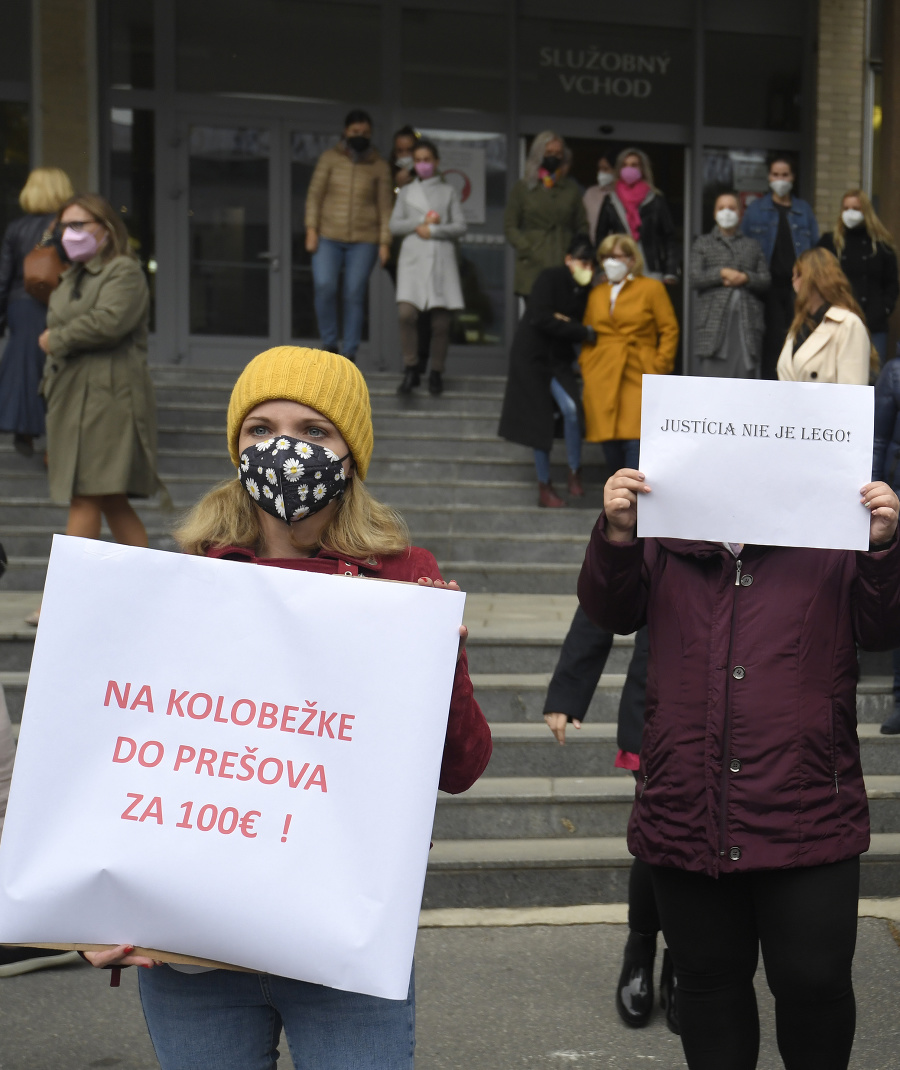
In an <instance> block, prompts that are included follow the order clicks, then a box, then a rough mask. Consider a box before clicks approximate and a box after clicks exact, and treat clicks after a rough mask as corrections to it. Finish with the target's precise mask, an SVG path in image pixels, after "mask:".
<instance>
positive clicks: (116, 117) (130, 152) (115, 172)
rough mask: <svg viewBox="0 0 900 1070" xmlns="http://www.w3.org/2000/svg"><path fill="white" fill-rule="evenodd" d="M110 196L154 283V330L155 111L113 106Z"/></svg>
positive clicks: (152, 305)
mask: <svg viewBox="0 0 900 1070" xmlns="http://www.w3.org/2000/svg"><path fill="white" fill-rule="evenodd" d="M109 140H110V151H109V169H110V190H109V200H110V203H111V204H112V205H113V207H114V208H116V209H118V211H119V212H121V214H122V222H123V223H124V224H125V228H126V230H127V231H128V238H129V240H130V242H131V247H132V249H134V251H135V253H136V254H137V256H138V259H139V260H140V262H141V267H142V268H143V269H144V271H145V273H146V275H147V279H148V282H149V284H150V330H153V329H154V326H155V313H156V302H155V297H156V293H155V291H156V286H155V283H156V227H155V219H154V196H155V182H154V176H155V170H154V166H153V153H154V145H153V112H152V111H144V110H141V109H132V108H113V109H112V112H111V114H110V138H109Z"/></svg>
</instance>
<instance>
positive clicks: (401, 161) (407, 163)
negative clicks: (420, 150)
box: [397, 156, 413, 171]
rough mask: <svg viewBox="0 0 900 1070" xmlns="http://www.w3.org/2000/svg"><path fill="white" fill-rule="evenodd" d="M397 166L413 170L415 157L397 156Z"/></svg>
mask: <svg viewBox="0 0 900 1070" xmlns="http://www.w3.org/2000/svg"><path fill="white" fill-rule="evenodd" d="M397 167H398V168H399V169H400V170H401V171H411V170H412V169H413V158H412V156H398V157H397Z"/></svg>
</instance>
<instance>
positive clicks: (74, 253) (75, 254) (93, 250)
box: [62, 227, 106, 264]
mask: <svg viewBox="0 0 900 1070" xmlns="http://www.w3.org/2000/svg"><path fill="white" fill-rule="evenodd" d="M103 241H106V235H104V236H103ZM102 244H103V242H98V241H97V239H96V238H95V237H94V235H93V234H91V232H90V231H89V230H75V229H74V228H73V227H66V229H65V230H64V231H63V236H62V247H63V249H65V251H66V256H67V257H68V258H69V259H70V260H74V261H77V262H78V263H81V264H85V263H87V261H88V260H93V259H94V257H95V256H96V255H97V250H98V249H99V248H100V246H101V245H102Z"/></svg>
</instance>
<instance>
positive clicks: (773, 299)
mask: <svg viewBox="0 0 900 1070" xmlns="http://www.w3.org/2000/svg"><path fill="white" fill-rule="evenodd" d="M765 318H766V333H765V337H764V339H763V356H762V370H761V372H760V377H761V378H763V379H777V378H778V375H777V372H776V367H777V365H778V358H779V357H780V356H781V351H782V349H783V348H784V340H785V338H787V333H788V329H789V327H790V326H791V320H793V318H794V287H793V286H792V285H791V280H790V279H788V280H787V282H786V283H785V282H784V281H783V280H782V281H779V282H775V281H773V282H772V286H771V287H770V289H768V290H767V291H766V296H765Z"/></svg>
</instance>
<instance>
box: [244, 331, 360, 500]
mask: <svg viewBox="0 0 900 1070" xmlns="http://www.w3.org/2000/svg"><path fill="white" fill-rule="evenodd" d="M279 398H286V399H287V400H288V401H297V402H299V403H300V404H301V405H308V406H309V407H310V408H311V409H315V410H316V412H320V413H321V414H322V415H323V416H327V417H328V419H329V420H330V421H331V422H332V423H333V424H334V426H335V427H336V428H337V429H338V431H340V433H341V436H342V438H343V439H344V441H345V442H346V443H347V445H348V446H349V448H350V453H351V454H352V455H353V460H354V461H355V462H356V468H357V471H358V473H359V477H360V479H365V478H366V472H367V471H368V468H369V461H370V460H371V459H372V447H373V435H372V407H371V405H370V403H369V390H368V387H367V386H366V381H365V379H364V378H363V376H362V372H361V371H360V370H359V368H357V367H356V365H355V364H354V363H353V362H352V361H349V360H347V359H346V357H342V356H341V355H340V354H338V353H326V352H325V351H324V350H322V349H302V348H301V347H300V346H277V347H276V348H275V349H267V350H266V351H265V353H260V354H259V356H258V357H254V358H253V360H251V361H250V363H249V364H248V365H247V367H246V368H244V370H243V371H242V372H241V374H240V378H239V379H238V381H237V382H236V383H235V384H234V390H232V392H231V400H230V401H229V402H228V421H227V428H228V452H229V453H230V454H231V460H232V461H233V462H234V466H235V468H237V466H238V438H239V436H240V431H241V424H243V422H244V420H245V419H246V416H247V413H249V412H251V411H252V410H253V409H254V408H256V406H257V405H260V404H261V403H262V402H264V401H276V400H278V399H279Z"/></svg>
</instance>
